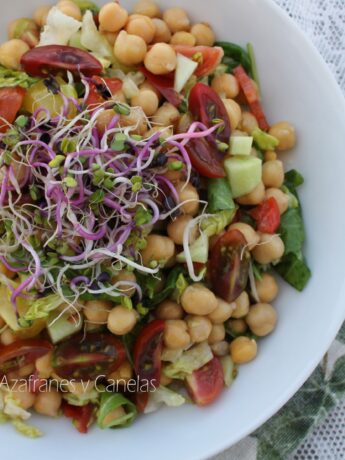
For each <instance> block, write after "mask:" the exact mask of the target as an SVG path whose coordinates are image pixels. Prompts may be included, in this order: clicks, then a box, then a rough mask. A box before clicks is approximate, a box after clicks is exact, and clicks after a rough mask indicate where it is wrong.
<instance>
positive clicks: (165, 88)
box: [140, 67, 182, 107]
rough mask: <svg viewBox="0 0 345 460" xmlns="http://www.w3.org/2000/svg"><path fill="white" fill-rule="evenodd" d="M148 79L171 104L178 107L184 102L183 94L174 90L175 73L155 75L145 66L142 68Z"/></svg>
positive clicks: (141, 70)
mask: <svg viewBox="0 0 345 460" xmlns="http://www.w3.org/2000/svg"><path fill="white" fill-rule="evenodd" d="M140 72H141V73H143V74H144V75H145V77H146V79H147V81H148V82H149V83H150V84H151V85H152V86H153V87H154V88H156V90H157V91H159V92H160V94H161V95H162V96H163V97H164V99H166V100H167V101H168V102H170V104H172V105H174V106H175V107H178V106H179V105H180V104H181V102H182V96H181V95H180V94H179V93H178V92H177V91H175V90H174V78H175V76H174V73H173V72H172V73H169V74H167V75H154V74H153V73H151V72H149V71H148V70H147V69H146V68H145V67H141V68H140Z"/></svg>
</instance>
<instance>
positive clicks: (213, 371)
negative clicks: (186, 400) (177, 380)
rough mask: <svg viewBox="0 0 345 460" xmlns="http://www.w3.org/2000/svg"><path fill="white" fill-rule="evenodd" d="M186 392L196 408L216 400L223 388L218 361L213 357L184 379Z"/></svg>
mask: <svg viewBox="0 0 345 460" xmlns="http://www.w3.org/2000/svg"><path fill="white" fill-rule="evenodd" d="M186 384H187V390H188V392H189V394H190V396H191V398H192V399H193V401H194V402H195V403H196V404H197V405H198V406H207V405H208V404H211V403H212V402H213V401H214V400H215V399H217V398H218V396H219V395H220V393H221V392H222V390H223V388H224V372H223V367H222V364H221V362H220V360H219V359H218V358H216V357H214V358H213V359H212V360H211V361H210V362H208V363H207V364H205V366H203V367H201V368H200V369H198V370H197V371H194V372H193V373H192V375H189V376H188V377H187V378H186Z"/></svg>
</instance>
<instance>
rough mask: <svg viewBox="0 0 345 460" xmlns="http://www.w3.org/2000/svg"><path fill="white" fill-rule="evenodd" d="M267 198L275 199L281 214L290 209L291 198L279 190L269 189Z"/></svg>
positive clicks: (266, 194) (266, 193)
mask: <svg viewBox="0 0 345 460" xmlns="http://www.w3.org/2000/svg"><path fill="white" fill-rule="evenodd" d="M265 198H266V199H268V198H274V199H275V200H276V202H277V205H278V208H279V211H280V214H284V212H285V211H287V210H288V207H289V197H288V196H287V194H286V193H284V192H282V191H281V190H280V189H279V188H268V189H267V190H266V192H265Z"/></svg>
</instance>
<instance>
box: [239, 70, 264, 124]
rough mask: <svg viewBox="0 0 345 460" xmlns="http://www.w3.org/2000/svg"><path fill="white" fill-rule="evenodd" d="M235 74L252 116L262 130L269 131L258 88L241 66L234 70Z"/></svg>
mask: <svg viewBox="0 0 345 460" xmlns="http://www.w3.org/2000/svg"><path fill="white" fill-rule="evenodd" d="M233 73H234V75H235V77H236V79H237V81H238V83H239V85H240V87H241V89H242V91H243V93H244V95H245V97H246V100H247V102H248V105H249V108H250V110H251V112H252V114H253V115H254V117H255V118H256V119H257V121H258V124H259V126H260V128H261V129H262V130H263V131H268V130H269V128H270V125H269V124H268V121H267V118H266V115H265V113H264V110H263V108H262V105H261V102H260V101H259V98H258V94H257V91H256V88H255V86H254V85H253V82H252V80H251V79H250V77H249V75H248V74H247V73H246V71H245V70H244V68H243V67H242V66H241V65H240V66H238V67H236V68H235V69H234V70H233Z"/></svg>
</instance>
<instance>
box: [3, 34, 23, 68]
mask: <svg viewBox="0 0 345 460" xmlns="http://www.w3.org/2000/svg"><path fill="white" fill-rule="evenodd" d="M29 50H30V47H29V45H28V44H27V43H25V42H24V41H23V40H19V39H17V38H14V39H12V40H9V41H8V42H5V43H3V44H2V45H1V46H0V64H1V65H3V66H4V67H7V68H8V69H12V70H19V69H20V60H21V58H22V56H23V55H24V54H25V53H26V52H27V51H29Z"/></svg>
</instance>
